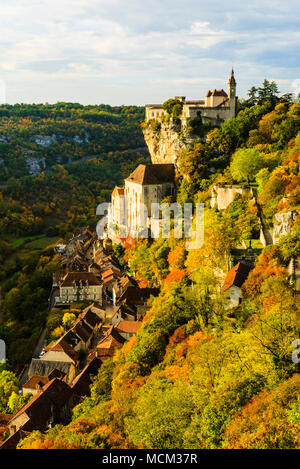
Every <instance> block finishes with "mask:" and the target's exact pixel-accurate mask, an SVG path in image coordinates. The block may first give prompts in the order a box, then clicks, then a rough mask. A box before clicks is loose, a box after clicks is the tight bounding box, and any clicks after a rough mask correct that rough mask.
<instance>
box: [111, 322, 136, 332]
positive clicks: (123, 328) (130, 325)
mask: <svg viewBox="0 0 300 469" xmlns="http://www.w3.org/2000/svg"><path fill="white" fill-rule="evenodd" d="M141 325H142V322H141V321H120V322H118V324H117V325H116V328H117V330H118V331H119V332H125V333H128V334H136V333H137V331H138V330H139V328H140V327H141Z"/></svg>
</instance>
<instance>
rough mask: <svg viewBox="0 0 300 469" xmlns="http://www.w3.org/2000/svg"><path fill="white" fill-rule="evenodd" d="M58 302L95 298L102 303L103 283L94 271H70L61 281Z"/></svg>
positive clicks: (56, 301)
mask: <svg viewBox="0 0 300 469" xmlns="http://www.w3.org/2000/svg"><path fill="white" fill-rule="evenodd" d="M58 284H59V296H58V297H56V298H55V303H56V304H60V303H61V304H64V303H68V304H69V303H73V302H76V301H82V300H93V301H97V302H98V303H100V304H102V284H101V281H100V280H99V279H98V278H97V277H96V276H95V275H94V274H93V273H92V272H68V273H67V274H66V275H65V276H64V277H63V278H62V279H61V280H60V281H59V283H58Z"/></svg>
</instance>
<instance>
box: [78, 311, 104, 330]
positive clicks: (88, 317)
mask: <svg viewBox="0 0 300 469" xmlns="http://www.w3.org/2000/svg"><path fill="white" fill-rule="evenodd" d="M80 318H82V319H84V321H86V322H87V324H88V325H89V326H90V327H92V328H94V327H95V326H97V325H98V324H100V322H101V318H99V316H98V315H97V314H96V313H93V311H92V310H91V309H90V308H89V309H88V310H87V311H85V312H83V313H81V315H80Z"/></svg>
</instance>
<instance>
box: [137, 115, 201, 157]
mask: <svg viewBox="0 0 300 469" xmlns="http://www.w3.org/2000/svg"><path fill="white" fill-rule="evenodd" d="M143 133H144V138H145V142H146V144H147V146H148V149H149V152H150V156H151V161H152V163H153V164H170V163H173V164H176V161H177V159H178V153H179V150H181V149H182V148H187V147H188V146H189V145H190V144H191V143H192V141H193V137H191V136H189V135H187V134H185V133H183V132H179V131H178V128H177V127H175V126H174V125H172V124H165V123H162V124H161V126H160V128H159V130H153V129H152V128H151V127H144V129H143Z"/></svg>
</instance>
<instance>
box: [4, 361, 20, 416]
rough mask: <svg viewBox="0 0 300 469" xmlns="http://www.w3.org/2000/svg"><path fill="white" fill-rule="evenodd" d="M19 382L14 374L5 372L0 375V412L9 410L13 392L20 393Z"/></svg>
mask: <svg viewBox="0 0 300 469" xmlns="http://www.w3.org/2000/svg"><path fill="white" fill-rule="evenodd" d="M18 389H19V388H18V380H17V378H16V376H15V374H14V373H12V372H11V371H7V370H4V371H2V373H0V412H3V413H6V412H7V411H8V410H9V407H8V401H9V398H10V396H11V394H12V393H13V392H18Z"/></svg>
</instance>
